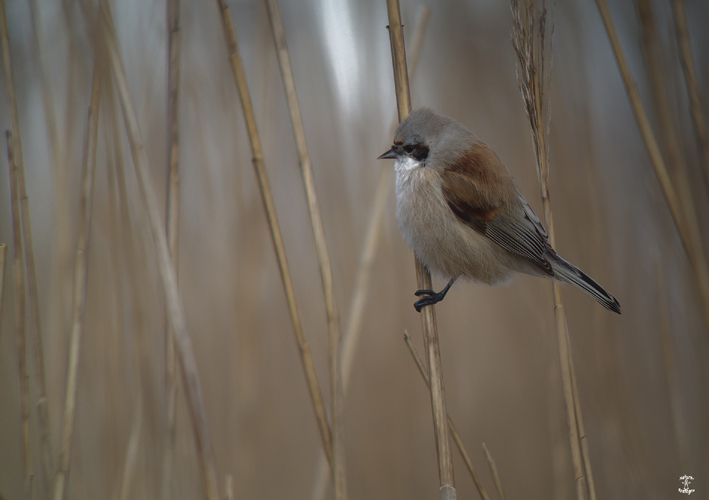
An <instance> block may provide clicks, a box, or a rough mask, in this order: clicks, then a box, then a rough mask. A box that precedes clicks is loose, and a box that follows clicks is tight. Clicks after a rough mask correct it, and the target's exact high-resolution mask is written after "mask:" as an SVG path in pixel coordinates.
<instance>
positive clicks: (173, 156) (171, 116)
mask: <svg viewBox="0 0 709 500" xmlns="http://www.w3.org/2000/svg"><path fill="white" fill-rule="evenodd" d="M179 19H180V1H179V0H168V1H167V19H166V21H167V23H166V24H167V36H168V54H167V78H168V81H167V92H168V103H167V114H168V118H167V120H168V121H167V123H168V138H169V146H168V173H167V207H166V216H165V218H166V221H165V223H166V224H165V225H166V231H167V238H168V246H169V249H170V258H171V263H172V268H173V270H174V272H175V278H176V279H177V277H178V263H179V254H178V249H179V246H178V242H179V231H180V171H179V168H178V161H179V129H178V119H177V116H178V114H177V110H178V106H177V104H178V95H179V92H178V91H179V84H180V24H179ZM168 323H169V321H168ZM175 375H176V374H175V337H174V334H173V332H172V331H171V330H170V325H169V324H167V325H166V329H165V435H164V440H165V442H164V443H163V457H162V459H163V469H162V498H163V500H168V498H170V484H171V482H172V464H173V452H174V449H175V435H176V432H177V431H176V426H175V416H176V400H177V380H176V376H175Z"/></svg>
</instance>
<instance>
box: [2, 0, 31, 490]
mask: <svg viewBox="0 0 709 500" xmlns="http://www.w3.org/2000/svg"><path fill="white" fill-rule="evenodd" d="M0 1H2V0H0ZM2 7H3V11H4V7H5V6H4V5H3V6H2ZM5 137H6V140H7V163H8V167H9V169H10V199H11V206H12V242H13V254H14V259H15V261H14V268H13V269H14V275H15V276H14V278H15V343H16V346H17V362H18V369H19V377H20V428H21V434H22V473H23V477H24V480H25V483H26V484H28V481H29V480H30V476H31V475H32V473H31V468H32V445H31V442H30V410H29V399H30V388H29V380H28V378H27V354H26V353H27V349H26V348H25V340H26V332H25V276H24V265H23V252H22V222H21V220H20V219H21V214H20V200H19V198H20V196H19V190H20V187H19V173H18V170H19V169H18V167H17V164H16V163H15V155H14V152H13V140H12V134H11V133H10V131H9V130H8V131H6V132H5Z"/></svg>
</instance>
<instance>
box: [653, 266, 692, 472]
mask: <svg viewBox="0 0 709 500" xmlns="http://www.w3.org/2000/svg"><path fill="white" fill-rule="evenodd" d="M654 270H655V286H656V288H657V309H658V312H659V316H660V318H659V319H660V321H659V331H660V345H661V348H662V361H663V368H664V369H665V376H666V377H667V389H668V390H667V392H668V398H669V400H670V422H671V424H672V431H673V434H674V436H675V443H676V446H677V453H678V455H679V465H680V466H681V467H682V468H683V469H684V466H685V464H686V463H687V460H686V457H687V452H686V436H687V433H686V432H684V429H683V423H682V421H683V419H682V401H681V396H680V393H679V392H678V391H677V390H676V387H677V371H676V369H675V361H674V354H673V352H672V338H671V334H672V322H671V317H670V310H669V307H668V304H667V293H666V288H665V286H666V285H665V279H664V275H663V272H662V265H661V264H660V260H659V259H656V260H655V265H654Z"/></svg>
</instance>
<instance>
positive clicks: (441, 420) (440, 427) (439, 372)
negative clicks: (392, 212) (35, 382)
mask: <svg viewBox="0 0 709 500" xmlns="http://www.w3.org/2000/svg"><path fill="white" fill-rule="evenodd" d="M387 13H388V16H389V37H390V41H391V52H392V64H393V67H394V85H395V87H396V104H397V109H398V112H399V121H400V122H401V121H402V120H403V119H405V118H406V117H407V116H408V115H409V113H410V112H411V94H410V92H409V76H408V74H407V70H406V50H405V46H404V30H403V26H402V24H401V12H400V10H399V2H398V0H387ZM415 260H416V281H417V283H418V287H419V288H420V289H427V290H430V289H431V287H432V284H431V273H430V272H429V271H428V269H427V268H426V266H424V265H423V263H421V262H420V261H419V260H418V259H415ZM421 324H422V328H423V337H424V343H425V346H426V360H427V361H428V366H429V373H430V379H431V385H430V388H431V410H432V413H433V427H434V432H435V438H436V452H437V455H438V475H439V480H440V484H441V487H440V498H441V499H442V500H449V499H454V498H456V491H455V477H454V474H453V456H452V453H451V447H450V441H449V440H448V420H447V418H446V417H447V413H446V401H445V391H444V386H443V369H442V367H441V353H440V349H439V347H438V328H437V326H436V309H435V307H434V306H433V305H430V306H425V307H424V308H423V309H422V310H421Z"/></svg>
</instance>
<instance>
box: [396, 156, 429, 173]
mask: <svg viewBox="0 0 709 500" xmlns="http://www.w3.org/2000/svg"><path fill="white" fill-rule="evenodd" d="M423 166H424V164H423V162H420V161H417V160H415V159H414V158H411V157H410V156H404V157H403V158H402V157H399V158H397V159H396V161H395V162H394V170H396V173H397V174H399V173H404V172H410V171H412V170H415V169H417V168H422V167H423Z"/></svg>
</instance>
